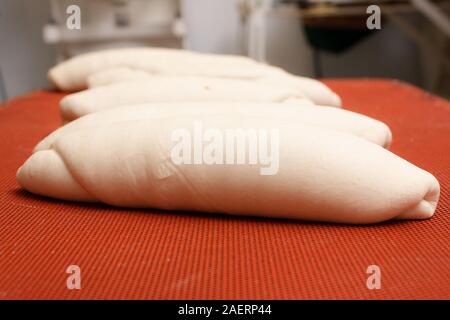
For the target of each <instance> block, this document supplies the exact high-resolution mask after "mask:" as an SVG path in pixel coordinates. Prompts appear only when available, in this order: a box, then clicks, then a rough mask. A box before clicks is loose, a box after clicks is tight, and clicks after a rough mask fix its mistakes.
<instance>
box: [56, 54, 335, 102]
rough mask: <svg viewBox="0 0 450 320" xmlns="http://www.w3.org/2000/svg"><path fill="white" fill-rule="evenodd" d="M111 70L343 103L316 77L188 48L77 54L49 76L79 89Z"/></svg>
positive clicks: (61, 86)
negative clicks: (269, 88) (271, 87)
mask: <svg viewBox="0 0 450 320" xmlns="http://www.w3.org/2000/svg"><path fill="white" fill-rule="evenodd" d="M115 68H118V70H119V71H118V73H117V71H112V72H109V76H110V77H114V78H115V79H118V78H120V77H121V76H120V74H121V73H123V74H124V76H123V77H124V78H130V77H131V78H133V76H130V73H132V70H137V72H138V74H139V75H140V76H142V75H143V72H147V73H148V74H151V75H158V74H159V75H177V76H205V77H214V78H230V79H243V80H253V81H255V80H256V81H263V82H269V83H283V84H284V85H285V86H290V87H295V88H297V90H298V91H299V92H300V93H302V94H304V95H305V96H306V97H308V98H309V99H311V100H312V101H314V102H315V103H317V104H322V105H329V106H340V105H341V100H340V98H339V96H338V95H337V94H336V93H334V92H333V91H332V90H330V89H329V88H328V87H327V86H326V85H324V84H323V83H321V82H320V81H317V80H314V79H308V78H304V77H299V76H294V75H291V74H289V73H287V72H285V71H284V70H282V69H280V68H277V67H273V66H269V65H266V64H263V63H259V62H256V61H254V60H252V59H250V58H247V57H243V56H232V55H218V54H205V53H197V52H191V51H187V50H177V49H162V48H126V49H111V50H104V51H97V52H92V53H86V54H82V55H79V56H76V57H74V58H72V59H69V60H67V61H64V62H62V63H60V64H58V65H57V66H55V67H53V68H51V69H50V71H49V73H48V77H49V79H50V81H51V82H52V83H54V84H55V86H56V87H57V88H58V89H60V90H67V91H77V90H82V89H85V88H86V87H87V86H88V79H89V77H90V76H92V75H94V74H95V73H97V72H102V71H105V70H108V69H115Z"/></svg>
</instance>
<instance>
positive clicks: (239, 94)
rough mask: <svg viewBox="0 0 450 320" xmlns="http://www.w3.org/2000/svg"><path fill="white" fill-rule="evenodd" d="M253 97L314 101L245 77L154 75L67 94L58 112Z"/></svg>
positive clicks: (70, 114)
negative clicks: (143, 79)
mask: <svg viewBox="0 0 450 320" xmlns="http://www.w3.org/2000/svg"><path fill="white" fill-rule="evenodd" d="M189 101H255V102H292V101H295V102H299V103H300V102H301V104H302V105H314V104H313V103H312V102H311V101H310V100H308V99H306V98H305V96H304V95H302V94H300V93H299V92H298V91H297V90H294V89H290V88H286V87H284V86H282V85H277V84H268V83H261V82H251V81H245V80H232V79H219V78H204V77H203V78H199V77H171V76H155V77H151V78H150V79H148V80H146V81H143V82H124V83H116V84H111V85H107V86H103V87H98V88H94V89H88V90H84V91H81V92H77V93H73V94H70V95H68V96H66V97H64V98H63V99H62V100H61V102H60V107H61V116H62V118H63V119H64V120H65V121H72V120H74V119H76V118H79V117H82V116H84V115H86V114H89V113H93V112H98V111H100V110H104V109H107V108H115V107H120V106H126V105H133V104H142V103H148V102H189Z"/></svg>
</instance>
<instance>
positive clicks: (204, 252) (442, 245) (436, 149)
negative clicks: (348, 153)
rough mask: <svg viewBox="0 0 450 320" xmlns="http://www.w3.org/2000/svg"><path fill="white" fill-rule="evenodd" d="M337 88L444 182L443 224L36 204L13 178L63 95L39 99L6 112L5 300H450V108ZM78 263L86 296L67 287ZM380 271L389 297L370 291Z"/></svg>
mask: <svg viewBox="0 0 450 320" xmlns="http://www.w3.org/2000/svg"><path fill="white" fill-rule="evenodd" d="M326 82H327V84H329V85H330V86H331V87H332V88H333V89H334V90H336V91H337V92H338V93H339V94H340V95H341V96H342V97H343V100H344V103H345V105H346V107H347V108H348V109H350V110H356V111H359V112H361V113H364V114H367V115H369V116H373V117H376V118H378V119H380V120H383V121H385V122H386V123H387V124H389V125H390V127H391V128H392V131H393V134H394V143H393V145H392V150H393V151H394V152H396V153H397V154H399V155H401V156H402V157H404V158H406V159H408V160H409V161H411V162H413V163H415V164H417V165H418V166H420V167H422V168H424V169H426V170H428V171H430V172H432V173H433V174H434V175H435V176H436V177H437V178H438V179H439V181H440V183H441V187H442V193H441V201H440V204H439V207H438V210H437V212H436V215H435V216H434V217H433V218H432V219H431V220H428V221H409V222H388V223H384V224H379V225H374V226H346V225H331V224H314V223H304V222H297V221H281V220H270V219H256V218H245V217H243V218H238V217H228V216H219V215H201V214H195V213H169V212H160V211H155V210H124V209H115V208H110V207H107V206H102V205H89V204H77V203H68V202H62V201H55V200H51V199H47V198H43V197H37V196H33V195H31V194H29V193H27V192H25V191H22V190H20V189H19V187H18V185H17V183H16V181H15V172H16V169H17V168H18V167H19V166H20V165H21V164H22V162H23V161H24V160H25V159H26V158H27V157H28V156H29V154H30V152H31V150H32V148H33V146H34V145H35V144H36V143H37V142H38V141H39V140H40V139H41V138H43V137H44V136H45V135H46V134H48V133H49V132H51V131H52V130H53V129H55V128H56V127H57V126H58V125H59V121H60V120H59V114H58V108H57V104H58V101H59V99H60V98H61V97H62V96H63V95H62V94H60V93H53V92H45V91H38V92H33V93H31V94H28V95H26V96H22V97H19V98H16V99H13V100H11V101H9V102H7V103H6V108H4V109H0V146H1V147H0V298H2V299H15V298H25V299H54V298H56V299H81V298H82V299H103V298H107V299H142V298H145V299H148V298H150V299H153V298H156V299H216V298H217V299H348V298H352V299H379V298H381V299H400V298H406V299H415V298H418V299H422V298H432V299H433V298H438V299H449V298H450V255H449V250H448V248H449V241H448V240H449V238H450V237H449V236H450V234H449V227H450V220H449V185H450V153H449V152H450V103H449V102H448V101H445V100H443V99H440V98H437V97H434V96H432V95H429V94H427V93H425V92H423V91H421V90H419V89H417V88H415V87H412V86H410V85H406V84H404V83H400V82H396V81H389V80H328V81H326ZM386 183H389V181H386ZM70 264H76V265H79V266H80V267H81V275H82V277H81V279H82V281H81V286H82V288H81V290H69V289H67V288H66V279H67V277H68V274H66V273H65V270H66V268H67V266H68V265H70ZM371 264H376V265H378V266H380V268H381V272H382V278H381V279H382V288H381V289H380V290H368V289H367V288H366V278H367V274H366V272H365V271H366V268H367V266H368V265H371Z"/></svg>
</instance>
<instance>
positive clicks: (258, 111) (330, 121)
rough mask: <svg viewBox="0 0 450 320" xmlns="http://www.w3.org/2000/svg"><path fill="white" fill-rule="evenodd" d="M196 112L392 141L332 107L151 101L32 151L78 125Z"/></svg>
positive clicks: (379, 126)
mask: <svg viewBox="0 0 450 320" xmlns="http://www.w3.org/2000/svg"><path fill="white" fill-rule="evenodd" d="M198 114H202V115H214V114H232V115H235V116H236V117H242V116H248V117H252V118H269V119H272V118H276V119H291V121H293V122H294V123H304V124H309V125H315V126H319V127H323V128H329V129H334V130H337V131H342V132H347V133H351V134H354V135H356V136H360V137H362V138H364V139H367V140H369V141H371V142H373V143H376V144H378V145H381V146H383V147H388V146H389V145H390V143H391V140H392V134H391V131H390V130H389V127H388V126H387V125H386V124H384V123H383V122H381V121H378V120H375V119H372V118H369V117H367V116H364V115H361V114H358V113H355V112H351V111H347V110H343V109H338V108H334V107H320V108H319V107H304V106H302V105H297V104H296V103H292V104H281V103H249V102H246V103H227V102H214V103H213V102H191V103H152V104H144V105H135V106H124V107H120V108H114V109H106V110H103V111H100V112H97V113H93V114H89V115H86V116H84V117H81V118H78V119H77V120H75V121H72V122H70V123H68V124H66V125H65V126H63V127H61V128H59V129H57V130H55V131H54V132H52V133H51V134H50V135H49V136H48V137H46V138H45V139H43V140H42V141H41V142H40V143H39V144H38V145H37V146H36V148H35V151H39V150H43V149H48V148H50V147H51V145H52V144H53V142H54V141H55V140H56V139H57V138H58V137H60V136H61V135H64V134H66V133H67V132H72V131H75V130H78V129H79V128H85V127H93V126H99V125H104V124H110V123H116V122H124V121H131V120H143V119H152V118H158V117H164V116H168V115H174V116H186V115H198Z"/></svg>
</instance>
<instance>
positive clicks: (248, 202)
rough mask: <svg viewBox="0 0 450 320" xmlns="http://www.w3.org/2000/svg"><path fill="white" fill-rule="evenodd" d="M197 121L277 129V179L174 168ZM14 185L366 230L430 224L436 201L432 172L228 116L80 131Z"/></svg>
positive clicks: (294, 128)
mask: <svg viewBox="0 0 450 320" xmlns="http://www.w3.org/2000/svg"><path fill="white" fill-rule="evenodd" d="M195 121H201V123H202V126H203V128H205V129H208V128H214V129H215V130H219V132H223V131H225V130H229V129H231V128H241V129H244V130H247V129H255V128H258V129H261V128H264V129H265V130H278V131H277V132H278V137H279V145H278V151H279V152H278V155H279V157H278V170H277V171H276V174H274V175H261V174H260V169H261V166H263V164H258V165H255V164H248V163H244V164H236V163H234V164H232V165H230V164H217V163H214V164H205V163H203V164H175V163H174V161H173V160H172V158H171V154H172V152H173V147H174V142H173V133H174V132H175V130H179V129H180V128H185V129H186V130H190V131H189V132H191V133H192V134H193V135H195V132H194V131H195V129H193V126H194V123H195ZM270 132H272V131H270ZM194 147H195V146H194ZM271 148H272V146H271ZM266 151H267V150H266ZM266 164H267V163H266ZM17 179H18V182H19V183H20V185H21V186H22V187H24V188H25V189H27V190H29V191H31V192H34V193H36V194H40V195H45V196H51V197H55V198H59V199H67V200H79V201H99V202H104V203H107V204H110V205H114V206H121V207H143V208H146V207H148V208H159V209H165V210H192V211H201V212H220V213H227V214H236V215H237V214H242V215H251V216H253V215H254V216H266V217H275V218H292V219H303V220H315V221H327V222H342V223H362V224H365V223H376V222H380V221H384V220H389V219H426V218H429V217H431V216H432V215H433V213H434V211H435V208H436V205H437V202H438V198H439V183H438V182H437V180H436V179H435V178H434V177H433V176H432V175H431V174H430V173H428V172H426V171H424V170H422V169H420V168H418V167H416V166H414V165H412V164H411V163H409V162H407V161H405V160H403V159H401V158H400V157H398V156H396V155H394V154H393V153H391V152H389V151H388V150H386V149H383V148H382V147H380V146H378V145H376V144H373V143H370V142H367V141H366V140H364V139H361V138H359V137H355V136H353V135H349V134H345V133H340V132H336V131H330V130H326V129H322V128H317V127H313V126H307V125H303V124H299V123H297V122H295V121H294V120H289V119H288V120H284V119H283V120H280V119H261V118H257V119H255V118H254V117H252V116H240V117H236V116H235V115H231V114H230V115H229V114H219V115H201V118H199V116H198V115H185V116H180V115H177V116H167V117H159V118H157V119H154V118H149V119H143V120H136V121H125V122H120V123H109V124H103V125H97V126H95V127H86V128H82V129H80V130H75V131H73V132H70V133H67V134H64V135H61V136H60V137H58V138H57V139H56V141H55V142H54V143H53V144H52V147H51V149H45V150H41V151H37V152H35V153H34V154H32V155H31V157H30V158H29V159H28V160H27V161H26V162H25V163H24V165H23V166H22V167H21V168H19V170H18V173H17Z"/></svg>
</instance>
